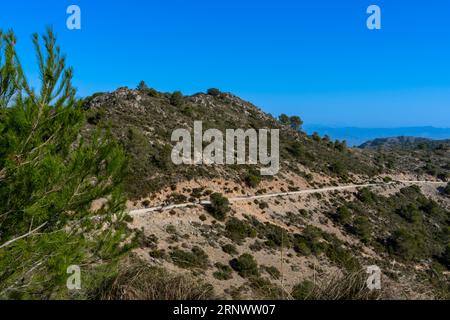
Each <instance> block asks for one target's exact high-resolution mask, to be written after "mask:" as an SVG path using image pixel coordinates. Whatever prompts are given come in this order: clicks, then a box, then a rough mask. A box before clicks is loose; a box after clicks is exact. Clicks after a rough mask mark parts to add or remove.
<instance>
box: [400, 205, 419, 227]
mask: <svg viewBox="0 0 450 320" xmlns="http://www.w3.org/2000/svg"><path fill="white" fill-rule="evenodd" d="M396 212H397V214H398V215H399V216H401V217H402V218H403V219H405V220H406V221H408V222H411V223H419V222H420V221H422V213H421V212H420V210H419V208H418V207H417V205H416V204H414V203H409V204H407V205H402V206H401V207H400V208H399V209H397V211H396Z"/></svg>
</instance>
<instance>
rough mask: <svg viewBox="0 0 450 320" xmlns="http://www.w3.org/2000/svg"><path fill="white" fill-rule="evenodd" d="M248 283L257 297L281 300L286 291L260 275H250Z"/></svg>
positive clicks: (284, 297) (284, 296)
mask: <svg viewBox="0 0 450 320" xmlns="http://www.w3.org/2000/svg"><path fill="white" fill-rule="evenodd" d="M248 282H249V285H250V288H252V290H253V293H254V294H255V296H256V298H257V299H264V300H281V299H286V296H287V294H286V292H285V291H284V290H283V289H282V288H280V287H279V286H277V285H275V284H273V283H272V282H270V280H268V279H265V278H261V277H257V276H254V277H250V278H249V281H248Z"/></svg>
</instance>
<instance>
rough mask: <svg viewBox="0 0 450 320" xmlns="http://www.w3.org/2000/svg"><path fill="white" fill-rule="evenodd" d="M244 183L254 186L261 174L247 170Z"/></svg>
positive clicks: (256, 184)
mask: <svg viewBox="0 0 450 320" xmlns="http://www.w3.org/2000/svg"><path fill="white" fill-rule="evenodd" d="M244 180H245V184H246V185H247V186H249V187H250V188H256V187H257V186H258V185H259V183H260V182H261V176H259V175H258V174H256V173H254V172H249V173H248V174H247V175H246V176H245V178H244Z"/></svg>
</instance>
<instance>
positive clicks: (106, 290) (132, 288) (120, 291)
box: [93, 258, 215, 300]
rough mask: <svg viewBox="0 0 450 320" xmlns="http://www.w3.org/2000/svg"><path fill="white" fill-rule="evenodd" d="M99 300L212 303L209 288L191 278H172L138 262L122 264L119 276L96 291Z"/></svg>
mask: <svg viewBox="0 0 450 320" xmlns="http://www.w3.org/2000/svg"><path fill="white" fill-rule="evenodd" d="M93 295H94V299H101V300H209V299H214V298H215V296H214V290H213V287H212V286H211V285H210V284H206V283H203V282H200V281H198V280H196V279H194V278H193V277H192V276H190V275H184V274H181V275H180V274H172V273H169V272H168V271H166V270H164V269H162V268H158V267H153V266H150V265H148V264H147V263H145V262H144V261H140V260H139V259H137V258H134V259H130V260H129V261H127V262H126V263H124V264H123V265H122V266H121V267H120V269H119V271H118V273H117V274H116V275H115V276H114V277H112V278H110V279H109V280H108V281H105V282H104V283H103V285H102V286H100V287H99V288H98V289H97V292H95V293H94V294H93Z"/></svg>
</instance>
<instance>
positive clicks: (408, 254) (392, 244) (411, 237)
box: [388, 229, 422, 260]
mask: <svg viewBox="0 0 450 320" xmlns="http://www.w3.org/2000/svg"><path fill="white" fill-rule="evenodd" d="M421 246H422V239H421V238H420V237H418V236H417V235H415V234H412V233H410V232H408V231H407V230H405V229H399V230H397V231H395V232H394V233H393V235H392V237H391V238H390V239H389V241H388V248H389V250H390V252H391V253H393V254H395V255H397V256H399V257H401V258H403V259H405V260H412V259H414V258H417V257H418V256H419V254H420V252H421V250H420V249H421Z"/></svg>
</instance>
